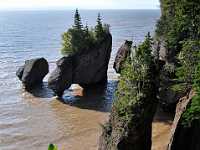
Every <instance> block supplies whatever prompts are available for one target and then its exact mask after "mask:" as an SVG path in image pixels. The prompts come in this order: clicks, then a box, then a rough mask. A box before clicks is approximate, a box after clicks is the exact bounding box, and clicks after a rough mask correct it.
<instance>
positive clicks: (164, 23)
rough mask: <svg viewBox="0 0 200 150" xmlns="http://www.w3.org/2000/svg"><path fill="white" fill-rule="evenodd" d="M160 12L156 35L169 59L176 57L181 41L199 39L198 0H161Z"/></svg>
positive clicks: (199, 14)
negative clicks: (161, 40) (160, 39)
mask: <svg viewBox="0 0 200 150" xmlns="http://www.w3.org/2000/svg"><path fill="white" fill-rule="evenodd" d="M161 10H162V16H161V18H160V20H159V21H158V23H157V29H156V35H157V37H158V38H160V37H162V38H163V39H164V40H165V42H166V45H165V46H166V48H167V49H168V53H169V57H172V56H173V57H176V54H178V53H179V52H180V51H181V48H182V47H181V46H182V44H181V42H182V41H187V40H188V39H192V40H197V39H199V37H200V5H199V0H173V1H172V0H161ZM169 59H170V58H169Z"/></svg>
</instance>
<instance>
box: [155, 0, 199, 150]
mask: <svg viewBox="0 0 200 150" xmlns="http://www.w3.org/2000/svg"><path fill="white" fill-rule="evenodd" d="M161 10H162V16H161V18H160V20H159V21H158V24H157V30H156V40H157V41H158V43H159V44H160V45H161V46H160V47H162V48H160V54H161V55H162V52H163V50H164V54H165V56H164V59H162V60H163V61H164V63H165V64H164V66H163V68H162V70H161V77H160V79H161V80H160V83H161V84H160V85H161V87H160V92H159V96H160V103H161V104H163V103H164V104H165V106H166V107H167V110H169V109H170V108H169V107H168V106H169V105H170V102H173V103H174V104H173V105H174V106H173V109H174V108H175V106H176V104H177V107H176V111H175V112H174V113H175V118H174V122H173V126H172V133H171V141H170V143H169V147H168V150H179V149H181V150H197V149H200V145H199V142H200V136H199V134H198V133H199V132H200V128H199V122H200V117H199V116H200V93H199V91H200V82H199V81H200V80H199V79H200V78H199V73H200V72H199V67H200V63H199V59H200V57H199V54H200V32H199V31H200V28H199V24H200V19H199V18H200V3H199V1H198V0H173V1H172V0H161ZM158 47H159V46H158ZM160 58H163V57H160ZM191 89H192V90H191ZM194 93H196V94H194ZM166 95H169V96H166ZM194 95H195V96H194ZM181 97H183V98H181ZM173 109H172V112H173Z"/></svg>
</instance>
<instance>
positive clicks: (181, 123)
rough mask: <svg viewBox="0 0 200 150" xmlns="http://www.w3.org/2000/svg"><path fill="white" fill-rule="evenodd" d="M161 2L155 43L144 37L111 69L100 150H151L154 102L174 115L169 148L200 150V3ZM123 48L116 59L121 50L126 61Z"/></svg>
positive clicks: (175, 0) (171, 0)
mask: <svg viewBox="0 0 200 150" xmlns="http://www.w3.org/2000/svg"><path fill="white" fill-rule="evenodd" d="M160 2H161V12H162V16H161V18H160V20H159V21H158V23H157V29H156V35H155V38H154V44H153V43H152V42H151V40H149V39H148V38H147V39H148V40H147V39H146V40H145V41H144V43H143V44H142V45H140V46H139V47H138V48H136V49H135V53H134V55H133V54H132V53H131V56H130V57H127V58H126V60H125V63H124V62H123V61H121V62H123V63H122V64H121V67H119V64H120V63H116V65H115V68H116V66H117V68H121V69H120V70H121V71H119V70H117V71H118V72H120V73H121V78H120V81H119V85H118V89H117V91H116V96H115V97H116V98H115V101H114V104H113V108H112V112H111V115H110V120H109V122H108V123H107V124H106V125H105V126H104V127H103V134H102V136H101V138H100V148H99V150H150V149H151V124H152V118H153V116H154V113H155V110H156V102H157V97H158V98H159V103H160V104H161V105H162V106H163V108H165V110H166V111H170V112H172V113H174V115H175V119H174V123H173V127H172V133H171V141H170V143H169V147H168V149H169V150H179V149H183V150H186V149H187V150H193V149H194V150H197V149H200V145H199V143H200V137H199V133H200V128H199V122H200V76H199V74H200V63H199V60H200V28H199V25H200V19H199V18H200V3H199V0H160ZM148 42H149V43H148ZM147 43H148V44H147ZM152 44H153V45H154V48H152V47H151V45H152ZM124 48H125V49H126V48H128V46H127V47H125V46H122V47H121V49H120V50H119V52H118V54H120V53H121V52H120V51H121V50H122V52H124V53H122V54H124V55H123V56H125V54H126V53H125V52H126V51H125V50H124V51H123V49H124ZM149 49H153V50H154V52H153V53H154V54H155V55H154V58H152V57H148V56H150V55H151V52H150V53H149V51H148V50H149ZM145 50H146V51H145ZM148 54H149V55H148ZM117 58H118V56H117ZM119 58H123V57H119ZM149 58H151V59H149ZM116 60H119V59H116ZM144 60H148V61H144ZM149 60H154V61H149ZM153 62H156V64H157V66H155V63H153ZM153 75H154V76H153ZM141 76H142V80H141V78H140V77H141ZM158 86H159V87H158ZM138 89H139V90H138ZM158 89H159V90H158ZM191 91H193V92H191ZM188 93H189V94H188ZM194 93H196V94H195V96H194ZM182 97H184V98H182ZM177 103H178V106H177V109H176V104H177ZM175 109H176V111H175Z"/></svg>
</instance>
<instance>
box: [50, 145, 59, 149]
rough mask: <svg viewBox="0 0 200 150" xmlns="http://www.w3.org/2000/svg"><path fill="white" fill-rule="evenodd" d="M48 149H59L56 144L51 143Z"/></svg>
mask: <svg viewBox="0 0 200 150" xmlns="http://www.w3.org/2000/svg"><path fill="white" fill-rule="evenodd" d="M48 150H58V148H57V146H56V145H54V144H49V148H48Z"/></svg>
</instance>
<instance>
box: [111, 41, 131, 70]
mask: <svg viewBox="0 0 200 150" xmlns="http://www.w3.org/2000/svg"><path fill="white" fill-rule="evenodd" d="M132 44H133V42H132V41H127V40H126V41H125V43H124V44H123V45H122V46H121V47H120V48H119V50H118V51H117V55H116V57H115V62H114V66H113V68H114V69H115V71H116V72H117V73H120V71H121V70H122V68H123V65H122V64H123V62H124V60H125V59H126V57H127V56H128V55H129V54H130V51H131V46H132Z"/></svg>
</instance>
